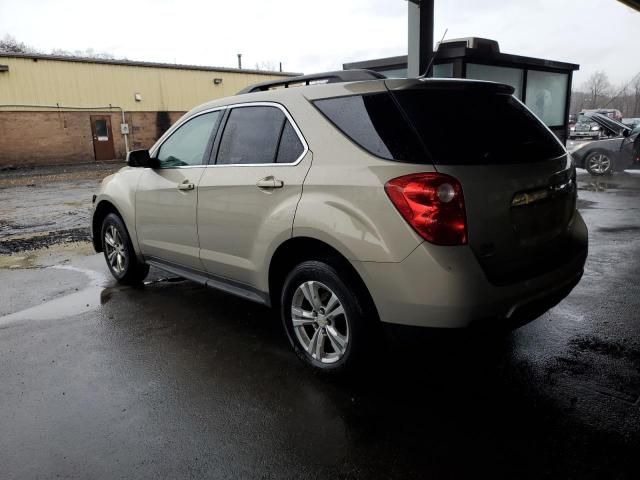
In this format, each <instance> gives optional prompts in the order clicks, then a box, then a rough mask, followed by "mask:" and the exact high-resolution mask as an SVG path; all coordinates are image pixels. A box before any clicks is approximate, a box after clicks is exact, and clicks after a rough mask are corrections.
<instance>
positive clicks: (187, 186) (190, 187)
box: [178, 180, 196, 191]
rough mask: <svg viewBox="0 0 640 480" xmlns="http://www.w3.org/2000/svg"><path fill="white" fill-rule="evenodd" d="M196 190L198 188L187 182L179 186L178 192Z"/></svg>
mask: <svg viewBox="0 0 640 480" xmlns="http://www.w3.org/2000/svg"><path fill="white" fill-rule="evenodd" d="M194 188H196V186H195V185H194V184H193V183H191V182H190V181H189V180H185V181H184V182H182V183H179V184H178V190H183V191H189V190H193V189H194Z"/></svg>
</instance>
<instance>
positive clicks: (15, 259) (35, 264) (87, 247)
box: [0, 242, 95, 269]
mask: <svg viewBox="0 0 640 480" xmlns="http://www.w3.org/2000/svg"><path fill="white" fill-rule="evenodd" d="M94 253H95V252H94V251H93V245H92V244H91V243H89V242H73V243H60V244H57V245H52V246H50V247H45V248H39V249H36V250H30V251H21V252H16V253H9V254H0V269H3V268H4V269H16V268H43V267H50V266H53V265H58V264H62V263H65V262H68V261H69V260H71V259H72V258H74V257H76V256H78V255H81V256H87V255H93V254H94Z"/></svg>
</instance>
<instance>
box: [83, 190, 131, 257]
mask: <svg viewBox="0 0 640 480" xmlns="http://www.w3.org/2000/svg"><path fill="white" fill-rule="evenodd" d="M110 213H115V214H116V215H117V216H118V217H120V219H121V220H122V221H123V223H124V218H123V216H122V214H121V213H120V211H119V210H118V208H117V207H116V206H115V205H114V204H113V203H111V202H110V201H109V200H101V201H100V202H98V204H97V205H96V208H95V210H94V212H93V217H92V219H91V237H92V241H93V248H94V250H95V251H96V252H102V251H103V245H102V236H101V232H100V231H101V230H102V222H104V219H105V218H106V217H107V215H109V214H110ZM125 226H126V224H125Z"/></svg>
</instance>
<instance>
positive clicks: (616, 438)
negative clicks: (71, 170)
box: [0, 175, 640, 479]
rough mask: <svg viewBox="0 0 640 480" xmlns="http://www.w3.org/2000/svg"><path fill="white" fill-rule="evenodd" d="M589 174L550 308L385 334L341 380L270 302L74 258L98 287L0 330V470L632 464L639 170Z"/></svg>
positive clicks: (358, 473)
mask: <svg viewBox="0 0 640 480" xmlns="http://www.w3.org/2000/svg"><path fill="white" fill-rule="evenodd" d="M592 181H593V180H592V179H591V178H590V177H588V176H586V175H580V176H579V185H580V187H581V190H580V192H579V195H580V203H579V205H580V208H581V210H582V213H583V215H584V217H585V221H586V222H587V224H588V225H589V228H590V242H591V244H590V255H589V259H588V262H587V266H586V271H585V275H584V277H583V279H582V281H581V283H580V284H579V285H578V286H577V287H576V289H575V290H574V291H573V292H572V293H571V295H570V296H569V297H568V298H567V299H565V300H564V301H563V302H562V303H560V304H559V305H558V306H557V307H555V308H554V309H552V310H551V311H550V312H548V313H546V314H544V315H543V316H542V317H541V318H539V319H538V320H536V321H535V322H533V323H531V324H529V325H526V326H525V327H523V328H521V329H519V330H517V331H515V332H511V333H506V334H502V335H488V334H480V333H473V334H471V333H469V334H460V335H453V336H451V337H447V338H444V337H440V336H432V335H430V334H429V332H424V333H422V334H420V335H415V336H414V337H412V338H411V339H410V341H406V342H395V343H391V344H387V345H386V346H385V345H382V346H380V348H379V350H377V355H376V356H375V357H374V358H372V362H371V364H370V366H369V368H368V369H366V370H364V371H361V372H360V373H359V374H358V375H355V376H352V377H348V378H343V379H332V378H325V377H321V376H318V375H314V374H313V373H312V372H310V371H309V370H308V369H306V368H305V367H304V366H303V365H302V364H301V363H300V362H299V361H298V360H297V359H296V358H295V356H294V355H293V354H292V353H291V351H290V349H289V347H288V345H287V341H286V339H285V336H284V334H283V332H282V330H281V327H280V323H279V320H278V319H277V316H276V315H274V314H273V312H271V311H270V310H268V309H266V308H264V307H261V306H258V305H255V304H252V303H248V302H245V301H242V300H240V299H237V298H234V297H230V296H228V295H225V294H222V293H219V292H216V291H213V290H208V289H205V288H203V287H200V286H198V285H196V284H194V283H191V282H188V281H182V280H180V279H176V278H174V277H167V276H166V275H165V274H162V273H159V272H157V271H156V272H154V273H153V276H152V277H151V278H150V280H149V282H147V283H146V284H145V285H144V286H142V287H138V288H129V287H116V286H114V282H113V281H112V280H111V279H110V278H109V277H108V275H107V270H106V267H105V266H104V263H103V259H102V258H101V257H100V256H94V257H88V258H87V260H86V262H85V263H82V264H81V265H80V264H73V266H74V267H76V268H79V269H82V271H78V272H77V273H78V275H81V276H83V277H85V276H86V277H85V278H87V284H86V290H89V291H92V292H94V293H95V295H94V294H92V295H93V296H92V297H91V301H88V300H87V301H86V303H84V304H83V303H81V302H80V301H78V302H76V303H75V307H74V308H75V309H72V310H67V311H66V312H65V316H64V319H63V318H62V317H60V318H58V319H56V320H50V321H47V320H44V317H46V315H45V313H42V312H43V311H45V310H46V311H47V312H48V314H49V318H50V319H51V318H53V317H55V316H56V315H58V314H59V313H54V312H56V311H57V312H59V310H57V307H56V308H51V305H52V304H53V305H55V303H54V302H55V300H54V302H49V303H48V307H46V308H42V309H40V310H38V309H37V308H36V310H35V312H36V313H37V314H38V315H42V317H38V318H40V320H39V321H31V320H29V319H28V317H30V318H33V317H34V315H32V314H25V313H24V312H25V311H26V310H22V311H21V312H18V313H19V314H20V315H21V319H14V320H15V321H12V322H11V323H10V324H2V325H1V326H0V365H2V368H0V399H1V400H0V401H1V402H2V408H1V409H0V432H3V434H2V435H0V465H2V468H3V477H6V478H31V477H37V476H42V477H55V476H61V477H65V476H67V477H81V478H89V477H90V478H114V477H124V478H131V477H144V478H157V477H171V478H185V477H196V478H206V477H216V478H348V479H350V478H431V477H433V478H442V477H444V478H463V477H471V476H473V477H478V476H482V475H483V474H487V475H488V476H490V477H491V478H494V477H509V478H536V479H537V478H541V477H543V478H581V479H584V478H635V476H637V472H638V471H640V459H639V457H638V455H637V452H638V451H639V450H638V448H639V446H640V374H639V370H640V341H639V340H638V339H639V338H640V317H639V316H638V313H637V312H639V311H640V268H639V266H640V265H639V264H640V260H639V259H640V239H639V238H638V229H639V228H640V216H638V206H639V205H640V204H639V203H638V201H639V200H640V176H637V175H636V176H631V175H629V176H626V175H615V176H614V177H613V180H611V179H610V180H609V181H610V182H613V183H616V184H618V185H619V187H617V188H616V189H614V190H610V189H609V188H605V189H598V188H596V189H588V188H584V186H585V185H588V184H589V183H591V182H592ZM620 190H624V191H627V192H629V195H630V196H623V195H618V194H617V193H616V192H618V191H620ZM78 265H80V266H78ZM45 270H46V271H47V272H48V273H50V272H52V271H53V270H50V269H45ZM85 270H90V271H91V270H94V271H95V272H94V273H96V272H99V273H100V275H103V276H102V277H100V276H99V275H97V273H96V276H94V277H91V276H90V275H91V274H90V273H87V272H85ZM63 271H64V272H65V274H67V273H68V270H63ZM25 288H28V285H25ZM92 289H96V290H92ZM72 295H73V294H72ZM83 301H84V300H83ZM87 303H88V304H89V305H90V306H91V308H87V307H86V304H87ZM45 305H47V304H45ZM83 305H84V306H83ZM61 308H62V307H61ZM38 312H40V313H38ZM3 318H6V317H3ZM3 321H4V320H1V319H0V323H2V322H3Z"/></svg>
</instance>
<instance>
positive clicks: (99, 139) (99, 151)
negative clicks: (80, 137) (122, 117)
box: [91, 115, 115, 161]
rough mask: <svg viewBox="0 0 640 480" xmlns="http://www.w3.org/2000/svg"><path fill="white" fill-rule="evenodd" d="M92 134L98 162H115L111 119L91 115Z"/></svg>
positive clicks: (104, 116)
mask: <svg viewBox="0 0 640 480" xmlns="http://www.w3.org/2000/svg"><path fill="white" fill-rule="evenodd" d="M91 134H92V135H93V152H94V153H95V157H96V160H97V161H98V160H113V159H114V157H115V152H114V150H113V134H112V133H111V117H109V116H106V115H91Z"/></svg>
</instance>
